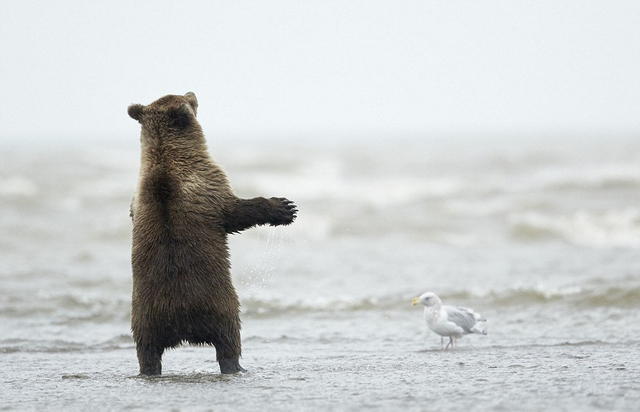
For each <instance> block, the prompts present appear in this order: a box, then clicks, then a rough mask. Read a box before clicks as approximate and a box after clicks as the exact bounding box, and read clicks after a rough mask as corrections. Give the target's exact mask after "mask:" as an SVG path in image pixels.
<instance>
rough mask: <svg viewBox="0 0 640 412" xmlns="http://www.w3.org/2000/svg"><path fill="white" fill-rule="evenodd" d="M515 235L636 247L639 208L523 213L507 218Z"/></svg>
mask: <svg viewBox="0 0 640 412" xmlns="http://www.w3.org/2000/svg"><path fill="white" fill-rule="evenodd" d="M510 224H511V228H512V231H513V232H514V234H515V235H516V236H517V237H521V238H527V237H531V238H536V237H554V236H557V237H559V238H561V239H563V240H565V241H568V242H570V243H572V244H575V245H579V246H611V247H616V246H617V247H640V209H637V208H625V209H616V210H607V211H602V212H597V211H586V210H579V211H576V212H575V213H573V214H564V215H550V214H544V213H539V212H525V213H521V214H514V215H512V216H511V217H510Z"/></svg>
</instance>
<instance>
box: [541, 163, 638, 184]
mask: <svg viewBox="0 0 640 412" xmlns="http://www.w3.org/2000/svg"><path fill="white" fill-rule="evenodd" d="M532 179H533V182H534V186H538V188H542V189H544V188H550V189H563V188H582V189H598V188H607V187H620V186H634V187H635V186H640V164H638V163H603V164H583V165H577V166H559V167H555V168H548V169H544V170H540V171H538V172H536V173H534V174H533V176H532Z"/></svg>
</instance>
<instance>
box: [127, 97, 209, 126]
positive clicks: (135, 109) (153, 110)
mask: <svg viewBox="0 0 640 412" xmlns="http://www.w3.org/2000/svg"><path fill="white" fill-rule="evenodd" d="M197 111H198V99H196V95H195V94H193V93H192V92H188V93H187V94H185V95H184V96H178V95H171V94H170V95H168V96H164V97H161V98H159V99H158V100H156V101H155V102H153V103H151V104H148V105H146V106H143V105H141V104H132V105H130V106H129V108H128V109H127V112H128V113H129V116H131V118H132V119H134V120H137V121H138V122H139V123H140V124H141V125H143V126H144V125H145V124H146V123H148V122H151V121H153V122H159V120H160V119H161V120H162V122H161V123H163V124H166V125H167V126H168V127H175V128H185V127H187V126H189V125H191V124H194V123H197V121H196V113H197Z"/></svg>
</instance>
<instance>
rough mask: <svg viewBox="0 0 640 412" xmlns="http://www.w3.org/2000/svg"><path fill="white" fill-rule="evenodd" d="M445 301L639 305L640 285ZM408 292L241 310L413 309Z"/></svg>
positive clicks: (460, 295) (266, 303)
mask: <svg viewBox="0 0 640 412" xmlns="http://www.w3.org/2000/svg"><path fill="white" fill-rule="evenodd" d="M439 296H440V297H441V299H442V300H443V301H444V302H455V303H456V304H458V305H461V306H467V305H468V306H474V305H477V304H479V305H481V306H485V307H504V306H519V305H527V306H533V305H544V304H549V303H560V304H567V305H571V306H578V307H583V308H584V307H589V308H597V307H621V308H633V307H640V286H635V287H630V288H623V287H608V288H600V287H596V286H591V287H582V286H570V287H564V288H558V289H548V288H544V287H528V288H514V289H507V290H502V291H488V292H481V293H478V292H468V291H454V292H449V293H442V294H441V295H439ZM412 297H414V296H410V295H409V294H407V295H389V296H381V297H366V298H360V299H348V298H340V299H316V300H313V301H294V302H282V301H280V300H273V299H272V300H261V299H243V301H242V313H243V315H245V316H250V317H278V316H289V315H298V314H309V313H334V312H359V311H381V310H382V311H385V310H412V309H411V304H410V301H411V298H412Z"/></svg>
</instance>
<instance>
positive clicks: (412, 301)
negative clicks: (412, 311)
mask: <svg viewBox="0 0 640 412" xmlns="http://www.w3.org/2000/svg"><path fill="white" fill-rule="evenodd" d="M419 302H420V298H413V299H411V305H412V306H415V305H417V304H418V303H419Z"/></svg>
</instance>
